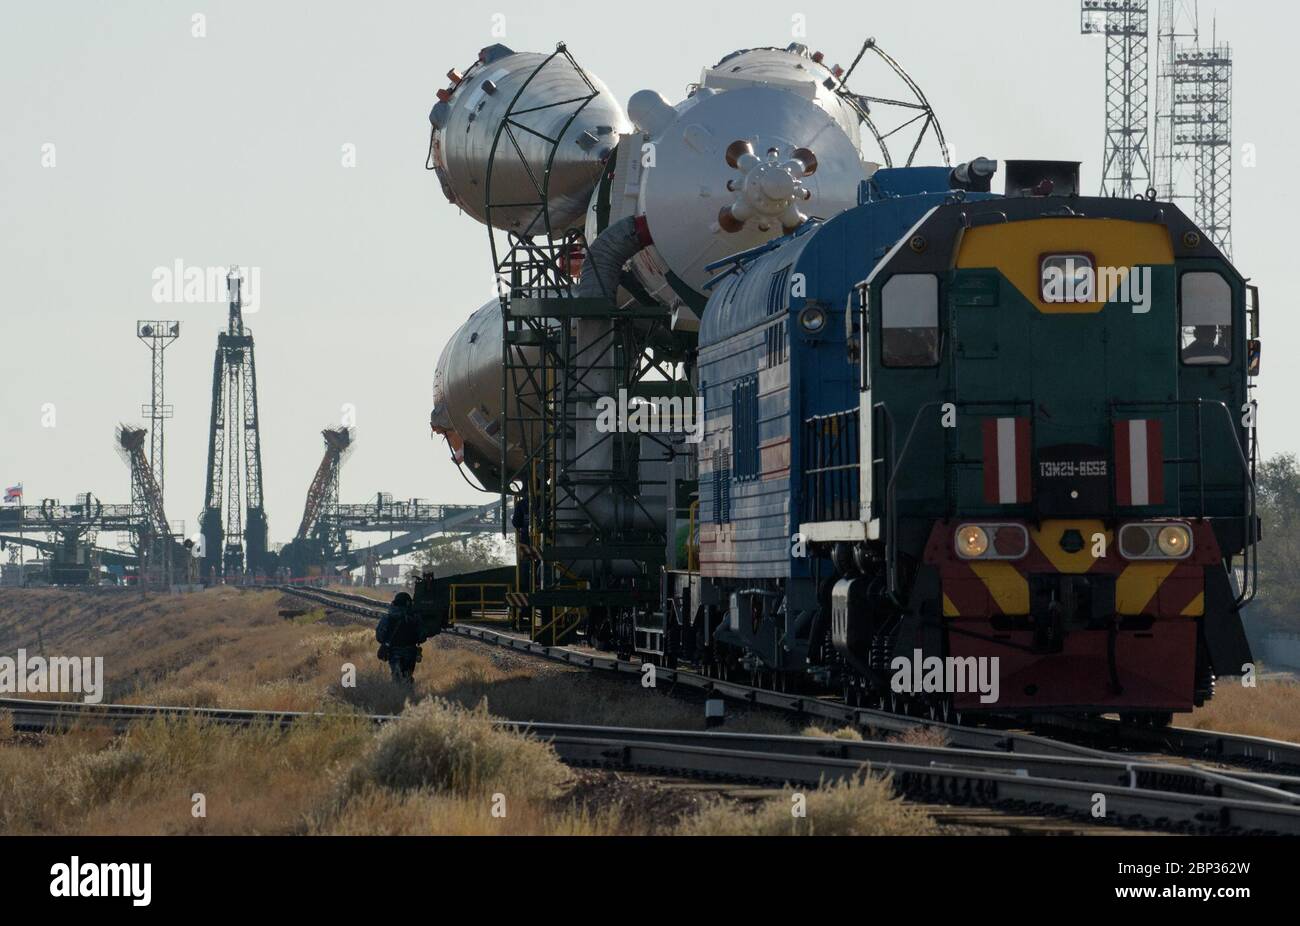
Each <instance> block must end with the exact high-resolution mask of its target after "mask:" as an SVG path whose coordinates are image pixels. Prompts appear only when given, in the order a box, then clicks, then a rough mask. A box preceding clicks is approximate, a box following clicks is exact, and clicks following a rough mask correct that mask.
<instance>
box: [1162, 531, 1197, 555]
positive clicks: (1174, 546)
mask: <svg viewBox="0 0 1300 926" xmlns="http://www.w3.org/2000/svg"><path fill="white" fill-rule="evenodd" d="M1156 546H1158V547H1159V548H1160V552H1161V553H1163V554H1164V555H1165V556H1168V557H1169V558H1170V559H1182V558H1183V557H1184V556H1186V555H1187V554H1188V553H1190V552H1191V549H1192V532H1191V531H1190V530H1188V529H1187V526H1186V525H1185V524H1166V525H1165V526H1164V527H1162V528H1160V533H1158V534H1156Z"/></svg>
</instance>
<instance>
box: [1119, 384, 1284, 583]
mask: <svg viewBox="0 0 1300 926" xmlns="http://www.w3.org/2000/svg"><path fill="white" fill-rule="evenodd" d="M1153 405H1154V406H1174V407H1181V406H1195V408H1196V453H1197V458H1196V469H1197V483H1198V492H1199V494H1200V499H1201V508H1200V513H1199V516H1200V517H1201V518H1204V517H1205V516H1206V514H1205V467H1204V448H1203V446H1202V437H1203V435H1202V429H1201V410H1202V409H1203V408H1204V407H1205V406H1207V405H1209V406H1212V407H1216V408H1218V409H1219V410H1220V411H1222V412H1223V417H1224V419H1225V421H1226V422H1227V425H1228V433H1229V434H1231V435H1232V448H1233V449H1234V450H1236V451H1237V463H1238V465H1240V466H1241V472H1242V477H1243V478H1244V480H1245V488H1246V494H1247V497H1248V500H1249V507H1248V509H1247V512H1246V516H1245V518H1244V522H1245V523H1244V526H1245V533H1244V535H1243V540H1244V541H1245V549H1244V551H1243V553H1242V559H1243V562H1242V576H1243V579H1244V581H1243V583H1242V589H1241V591H1240V593H1239V594H1238V595H1237V596H1236V598H1234V599H1233V605H1234V606H1235V607H1237V608H1241V607H1243V606H1244V605H1247V604H1249V603H1250V602H1251V601H1253V600H1254V598H1255V594H1256V591H1257V588H1258V585H1259V555H1258V553H1257V552H1254V551H1255V546H1256V544H1257V543H1258V542H1259V537H1258V536H1257V534H1258V530H1257V527H1258V519H1257V516H1256V515H1257V510H1258V509H1257V498H1256V487H1255V477H1254V474H1253V473H1252V472H1251V467H1250V462H1249V459H1248V457H1247V456H1246V451H1245V450H1244V449H1243V448H1242V446H1241V438H1240V437H1239V436H1238V435H1237V428H1236V426H1235V424H1234V422H1233V418H1232V412H1231V411H1229V410H1228V406H1227V404H1226V403H1225V402H1223V401H1221V400H1213V399H1203V398H1195V399H1152V400H1149V401H1145V402H1112V403H1111V408H1112V409H1115V408H1143V407H1150V406H1153ZM1112 426H1113V419H1112ZM1165 462H1166V463H1177V464H1182V463H1184V462H1188V461H1185V460H1183V459H1181V458H1175V459H1173V460H1166V461H1165ZM1181 489H1182V483H1181V480H1179V491H1180V493H1181Z"/></svg>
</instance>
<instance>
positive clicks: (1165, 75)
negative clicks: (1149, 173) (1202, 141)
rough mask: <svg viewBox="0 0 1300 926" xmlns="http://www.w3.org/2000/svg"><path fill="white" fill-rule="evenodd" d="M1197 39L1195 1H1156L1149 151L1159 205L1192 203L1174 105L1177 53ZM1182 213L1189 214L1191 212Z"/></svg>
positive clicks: (1185, 152)
mask: <svg viewBox="0 0 1300 926" xmlns="http://www.w3.org/2000/svg"><path fill="white" fill-rule="evenodd" d="M1196 38H1197V10H1196V0H1160V17H1159V23H1158V26H1157V46H1156V47H1157V52H1156V116H1155V119H1156V141H1155V146H1154V148H1153V150H1152V164H1153V166H1154V169H1155V182H1154V184H1153V186H1154V187H1155V190H1156V198H1157V199H1159V200H1160V201H1161V202H1171V203H1177V202H1186V203H1189V204H1190V203H1191V202H1192V198H1193V195H1192V177H1191V170H1190V168H1191V164H1192V160H1193V158H1192V154H1191V152H1190V151H1189V150H1188V149H1187V146H1186V145H1181V144H1178V142H1177V136H1178V134H1179V133H1178V128H1177V125H1176V118H1175V101H1176V99H1177V97H1178V93H1179V89H1178V84H1177V81H1176V80H1175V75H1176V74H1177V72H1178V67H1179V65H1178V53H1179V51H1181V50H1182V49H1183V48H1184V47H1186V46H1189V45H1191V46H1194V45H1195V44H1196ZM1186 211H1188V212H1190V211H1191V209H1187V210H1186Z"/></svg>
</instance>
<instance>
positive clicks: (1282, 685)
mask: <svg viewBox="0 0 1300 926" xmlns="http://www.w3.org/2000/svg"><path fill="white" fill-rule="evenodd" d="M1174 722H1175V723H1178V724H1181V725H1185V726H1189V727H1193V728H1195V729H1201V730H1218V731H1220V732H1222V733H1242V734H1245V735H1247V736H1266V737H1268V738H1270V739H1277V740H1289V741H1290V742H1293V743H1300V684H1297V683H1295V682H1292V681H1282V680H1274V679H1262V680H1260V681H1259V684H1258V687H1255V688H1245V687H1242V685H1241V684H1240V683H1239V682H1238V680H1237V679H1232V678H1230V679H1224V680H1222V681H1221V682H1220V683H1219V684H1218V685H1217V686H1215V690H1214V697H1213V698H1211V699H1210V701H1209V703H1208V704H1206V705H1205V706H1204V707H1201V708H1198V709H1197V710H1196V711H1194V712H1193V713H1192V715H1191V717H1190V718H1189V717H1176V718H1175V719H1174Z"/></svg>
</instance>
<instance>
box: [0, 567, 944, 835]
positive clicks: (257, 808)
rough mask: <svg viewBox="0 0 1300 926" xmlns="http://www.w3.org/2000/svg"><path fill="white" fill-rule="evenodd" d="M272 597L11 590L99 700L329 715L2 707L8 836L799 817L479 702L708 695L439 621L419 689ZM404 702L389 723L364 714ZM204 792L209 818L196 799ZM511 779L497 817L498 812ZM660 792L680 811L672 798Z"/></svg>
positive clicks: (37, 639)
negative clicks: (563, 754) (683, 793)
mask: <svg viewBox="0 0 1300 926" xmlns="http://www.w3.org/2000/svg"><path fill="white" fill-rule="evenodd" d="M281 608H286V609H290V608H291V602H290V601H289V600H287V599H281V597H280V595H279V594H278V593H276V592H272V591H239V590H236V589H232V588H216V589H210V590H207V591H204V592H201V593H197V594H191V595H183V596H169V595H163V594H147V595H146V594H141V593H140V592H138V591H124V590H103V591H65V590H58V589H41V590H33V589H21V590H13V589H0V652H14V651H16V650H17V649H18V648H20V647H22V648H26V649H27V650H28V651H29V652H33V653H37V652H45V653H48V654H61V655H89V656H102V657H104V669H105V675H106V678H105V698H104V699H105V701H127V702H134V703H155V704H172V705H193V706H217V707H245V708H262V709H270V710H300V711H326V712H327V713H328V716H326V717H324V718H322V719H319V720H313V721H309V722H306V723H300V724H297V725H295V726H294V727H293V728H292V729H291V730H289V731H280V730H279V729H272V728H270V727H257V728H252V729H233V728H229V727H220V726H215V725H211V724H207V723H204V722H201V721H196V720H158V721H154V722H151V723H148V724H141V725H138V726H135V727H133V728H131V729H130V730H129V731H128V732H127V733H125V734H124V735H121V736H113V735H112V734H110V733H109V732H107V731H105V730H101V729H96V728H85V729H77V730H73V731H72V732H70V733H68V734H66V735H61V736H51V737H40V738H36V737H31V736H28V735H25V734H17V735H15V734H14V732H13V727H12V717H11V716H9V715H7V714H4V713H2V712H0V833H4V834H33V833H41V834H85V833H95V834H105V835H113V834H185V833H213V834H218V833H220V834H262V833H276V834H307V833H338V834H351V833H356V834H361V833H393V834H400V833H412V834H415V833H426V834H427V833H445V834H471V833H475V834H481V833H488V834H494V833H502V834H546V835H560V834H572V835H581V834H629V835H632V834H642V833H650V832H658V833H662V832H676V831H677V829H676V826H677V824H675V823H674V822H673V821H674V820H676V819H684V821H685V822H683V823H682V824H680V825H681V827H682V829H681V831H682V832H687V831H689V832H710V833H729V834H730V833H734V834H745V833H757V832H768V831H772V832H778V831H779V832H785V831H786V830H781V829H780V828H779V827H778V826H776V825H775V824H773V823H770V821H769V817H771V819H773V820H775V819H776V817H772V814H773V811H772V810H771V809H770V808H768V809H764V810H760V811H759V812H758V813H756V814H753V815H751V814H749V813H747V812H744V811H741V810H737V809H736V808H737V807H738V806H739V805H737V804H734V803H723V802H719V803H716V804H710V805H708V806H707V807H706V808H705V809H704V812H703V813H702V814H700V815H699V817H698V818H697V817H696V808H697V807H698V806H699V801H698V799H693V800H687V801H685V802H684V801H682V800H681V799H680V795H665V794H664V793H663V792H662V791H660V792H658V793H656V792H655V791H654V788H653V787H648V786H647V787H631V786H630V785H629V783H628V782H626V781H624V782H621V783H619V782H614V784H616V785H617V786H610V787H605V786H604V785H601V784H600V783H601V782H607V783H608V781H609V779H608V776H606V777H604V778H602V777H601V776H600V773H584V775H585V776H587V777H585V778H584V779H583V780H582V781H575V780H574V779H575V776H574V775H573V774H571V773H570V772H569V770H568V769H566V768H565V767H564V766H563V765H562V764H560V763H559V761H558V759H557V758H556V757H555V755H554V753H553V752H552V751H551V749H550V747H549V746H547V745H546V744H544V743H541V742H538V741H537V740H535V739H529V738H527V737H521V736H519V735H518V734H515V733H511V732H506V731H503V730H501V729H498V728H495V727H493V725H492V723H491V719H490V717H489V714H488V711H490V712H491V715H493V716H497V717H508V718H510V719H512V720H519V721H528V720H533V721H539V722H546V721H551V722H573V723H589V724H612V725H622V726H645V727H675V728H681V729H704V718H703V709H702V707H701V706H700V705H698V704H691V703H689V702H685V701H681V700H678V699H675V698H673V697H670V696H669V695H667V694H666V693H664V692H661V691H655V690H648V689H643V688H641V687H640V685H639V684H637V683H636V682H635V681H633V682H626V681H621V680H616V679H611V678H603V677H599V676H592V675H591V674H589V673H586V672H584V671H583V670H580V669H574V668H570V667H565V666H559V665H556V664H554V663H548V662H544V661H541V660H536V659H531V658H529V657H526V656H522V655H520V654H515V653H511V652H509V651H505V650H497V649H493V648H489V647H484V646H482V645H480V644H473V643H469V642H466V641H463V640H460V639H458V638H455V637H448V636H443V637H438V638H436V639H435V640H433V641H431V642H430V644H429V645H428V646H426V647H425V658H424V661H423V662H421V663H420V665H419V667H418V668H417V671H416V685H415V688H414V690H413V691H412V690H411V689H408V688H405V687H402V686H397V685H394V684H393V683H392V682H391V681H390V680H389V678H388V673H387V669H386V667H385V666H383V665H382V664H381V663H379V662H378V660H377V659H375V648H376V645H377V644H376V643H375V641H374V634H373V630H372V629H371V628H368V627H365V626H358V625H357V624H355V623H353V622H352V621H351V619H350V618H347V617H345V616H342V615H339V614H338V613H336V612H332V611H329V610H320V609H311V610H306V611H304V612H302V613H299V614H296V615H287V616H282V615H281V614H280V609H281ZM294 610H297V609H296V608H294ZM352 670H355V681H356V684H355V685H351V686H348V685H345V684H344V679H345V677H348V676H350V675H351V674H352ZM728 708H729V716H728V720H727V724H726V726H725V727H724V729H727V730H736V731H752V732H770V733H782V734H792V733H795V732H797V729H796V728H795V727H794V726H792V724H791V722H790V721H788V720H786V719H785V718H784V717H782V716H777V715H772V714H767V713H762V712H756V711H746V710H744V709H743V708H742V709H736V708H734V707H733V706H731V705H729V706H728ZM403 711H405V714H404V716H403V719H402V720H401V721H399V722H397V723H396V724H394V725H392V726H390V727H387V728H385V729H383V730H382V731H380V732H376V731H375V729H374V728H373V726H372V725H371V724H369V723H368V722H366V721H364V720H363V719H361V718H360V717H359V716H358V715H359V713H361V712H366V713H393V714H396V713H401V712H403ZM819 735H848V734H846V733H835V732H834V731H823V733H822V734H819ZM591 775H596V783H595V784H593V783H592V780H591V777H590V776H591ZM584 782H585V783H584ZM861 787H864V788H871V787H873V786H871V785H865V786H861ZM846 793H847V794H848V795H849V796H847V797H846V796H845V795H844V794H839V793H838V792H836V793H835V794H832V793H831V792H829V791H828V792H809V819H812V820H814V821H819V822H817V823H816V824H815V825H816V827H818V828H817V829H816V830H815V831H816V832H819V833H822V832H840V831H845V832H848V831H855V830H854V827H858V828H860V829H863V830H864V831H865V830H867V829H870V828H871V827H875V826H877V825H878V823H877V822H872V821H874V820H876V817H874V816H872V813H876V814H884V813H885V811H884V810H882V809H879V808H878V809H877V810H875V811H872V812H870V813H868V812H867V810H866V806H867V804H869V803H871V801H868V800H867V799H866V798H865V797H864V794H866V792H864V791H861V788H859V789H858V790H856V791H855V790H854V789H848V791H847V792H846ZM871 793H872V794H876V793H877V792H874V791H873V792H871ZM881 793H883V792H881ZM195 794H202V795H204V799H205V801H206V816H201V817H196V816H194V815H193V813H192V808H193V807H194V804H193V795H195ZM498 794H500V795H503V796H504V799H505V806H506V815H505V816H504V817H502V816H499V815H494V814H493V809H494V806H497V805H496V804H494V800H495V795H498ZM873 800H874V798H873ZM888 804H889V802H888V801H886V802H885V805H888ZM885 805H882V806H885ZM665 806H669V807H677V808H681V807H685V808H686V809H685V810H684V811H683V813H682V814H680V815H676V816H673V815H670V816H665V812H664V810H663V808H664V807H665ZM852 807H856V808H857V809H856V810H852ZM784 809H785V812H786V814H788V812H789V811H788V806H787V807H786V808H784ZM854 814H858V815H859V816H858V817H854ZM922 817H924V815H923V814H922ZM850 818H853V819H857V820H858V821H859V822H858V823H853V822H852V821H851V820H850ZM924 819H928V818H924ZM665 821H666V822H665ZM781 822H786V821H781Z"/></svg>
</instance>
